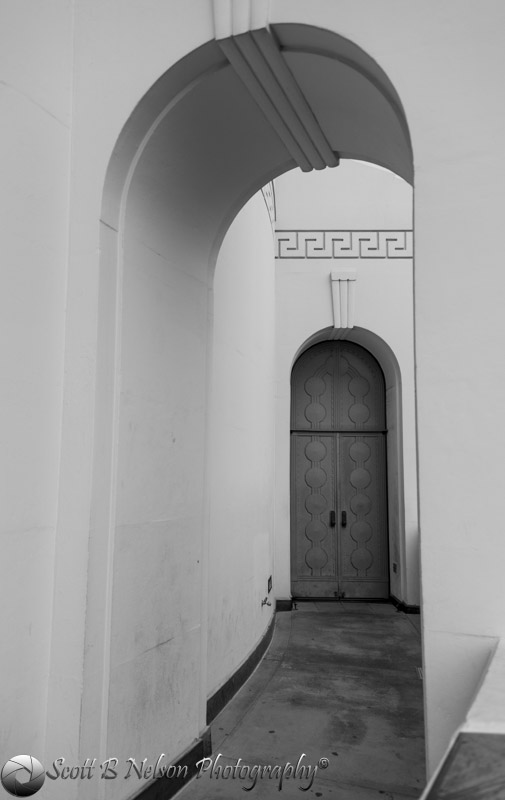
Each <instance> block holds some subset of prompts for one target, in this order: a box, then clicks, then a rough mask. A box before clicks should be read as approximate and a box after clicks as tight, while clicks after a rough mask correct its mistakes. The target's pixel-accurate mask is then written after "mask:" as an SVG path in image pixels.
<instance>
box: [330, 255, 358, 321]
mask: <svg viewBox="0 0 505 800" xmlns="http://www.w3.org/2000/svg"><path fill="white" fill-rule="evenodd" d="M330 279H331V298H332V302H333V327H334V328H353V327H354V306H355V287H356V271H355V270H350V269H347V270H340V271H339V272H332V273H331V274H330Z"/></svg>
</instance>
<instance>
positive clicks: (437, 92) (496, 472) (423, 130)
mask: <svg viewBox="0 0 505 800" xmlns="http://www.w3.org/2000/svg"><path fill="white" fill-rule="evenodd" d="M4 8H5V9H6V10H7V12H8V14H7V16H8V20H7V22H8V24H5V25H2V26H1V30H2V34H3V36H4V37H5V42H3V43H2V53H3V54H5V55H4V60H3V62H2V63H3V69H4V74H3V75H2V81H3V82H4V83H3V84H2V89H1V92H2V99H3V102H4V103H5V111H6V114H5V115H4V116H5V117H6V118H7V117H8V118H9V120H10V123H11V124H12V126H13V127H12V128H11V130H10V142H11V144H10V145H9V158H8V159H7V161H6V170H5V179H4V180H3V182H2V197H3V201H4V203H5V206H6V208H7V212H8V213H7V214H6V217H5V219H6V220H7V221H8V224H6V225H5V231H4V242H5V244H4V246H5V248H6V252H7V253H8V254H14V255H13V256H12V259H11V258H9V261H8V264H12V265H13V269H12V270H11V269H10V267H9V269H8V270H6V271H5V273H4V274H3V276H2V281H5V283H3V285H2V288H3V291H2V297H4V298H5V301H6V305H7V308H6V310H5V312H4V313H3V317H2V319H3V322H4V323H6V329H7V331H6V333H5V334H4V337H3V342H4V343H6V344H7V358H6V364H7V369H6V372H7V373H8V376H9V386H10V389H11V390H12V395H9V396H8V397H7V400H6V406H7V411H6V413H5V421H6V423H7V425H6V428H7V433H6V441H7V443H9V446H8V447H6V448H5V449H4V451H3V452H4V453H5V454H6V461H5V471H6V474H7V477H8V481H7V485H8V491H7V498H8V499H7V503H6V504H4V505H3V509H5V511H3V514H4V520H3V521H2V530H3V533H4V534H5V535H3V536H2V547H3V548H4V555H3V558H2V563H3V564H5V565H7V566H6V567H5V569H6V570H7V572H8V579H7V580H6V582H5V583H4V584H3V588H2V591H3V590H4V587H5V592H6V596H5V599H4V601H3V602H4V606H5V607H6V608H9V609H14V610H15V612H16V613H13V616H12V622H13V630H12V632H11V634H10V635H9V637H8V643H9V647H8V651H9V652H10V653H11V657H10V660H9V659H8V660H7V664H6V670H7V674H10V675H12V676H14V677H13V686H9V687H6V691H7V699H6V702H5V705H4V708H5V709H6V710H7V714H6V716H5V721H4V725H3V730H4V731H5V732H6V736H5V747H6V749H7V750H8V752H9V753H13V752H25V751H26V750H28V749H29V748H33V749H34V750H36V751H37V752H38V753H41V751H42V752H43V754H44V758H46V760H48V761H49V763H50V762H51V760H52V759H53V758H55V757H57V756H59V755H61V754H62V752H63V751H65V754H66V756H67V757H68V759H70V760H72V761H74V760H75V759H77V758H78V756H79V754H80V749H81V747H80V741H81V739H80V737H81V699H82V685H83V661H84V644H85V626H86V613H87V612H86V603H87V595H88V598H89V603H88V612H90V604H91V606H93V604H95V606H96V608H95V612H96V613H98V607H99V604H98V602H97V600H96V599H95V598H96V597H98V596H99V595H100V592H101V587H102V586H103V581H102V580H99V575H98V574H93V576H92V580H91V582H90V584H89V585H88V581H87V566H86V565H87V563H88V551H89V547H90V527H91V529H92V533H93V521H94V519H95V516H96V514H97V513H98V511H99V509H98V506H97V503H98V500H99V498H98V496H97V495H96V494H95V496H94V500H93V503H92V502H91V497H92V487H93V480H95V482H96V476H97V471H96V469H95V468H94V465H95V464H96V459H97V458H98V450H99V449H100V448H99V447H98V446H97V444H96V442H95V438H94V432H95V427H97V429H100V430H102V428H101V427H100V426H101V425H102V421H100V413H101V405H100V403H98V404H96V403H95V399H96V388H97V385H98V384H99V383H100V380H99V376H100V371H103V372H104V374H105V375H106V374H107V364H108V363H109V362H107V359H104V360H102V361H101V360H100V359H101V356H100V357H99V355H98V350H99V347H98V344H100V341H101V337H102V336H103V335H105V334H104V328H103V326H100V327H99V307H100V304H102V305H104V304H105V312H106V313H105V317H104V318H105V319H110V320H111V322H110V324H111V327H112V334H113V333H114V325H115V320H116V316H115V315H116V312H117V310H118V309H117V307H115V306H114V303H115V302H116V301H117V297H118V295H117V292H116V286H115V285H114V283H113V281H112V282H111V285H109V284H107V281H108V280H109V278H111V274H110V273H109V272H107V273H106V274H105V275H104V274H103V273H102V274H101V273H100V267H99V257H100V246H101V245H100V238H99V234H100V231H99V219H100V214H101V207H102V195H103V188H104V182H105V175H106V170H107V165H108V163H109V160H110V158H111V154H112V153H113V150H114V146H115V143H116V141H117V139H118V136H119V133H120V131H121V129H122V128H123V126H124V124H125V122H126V120H127V119H128V117H129V115H130V113H131V112H132V110H133V108H134V107H135V106H136V104H137V103H138V102H139V100H140V99H141V98H142V97H143V96H144V95H145V93H146V92H147V91H148V90H149V88H150V87H151V86H152V85H153V84H154V83H155V81H156V80H157V79H158V78H159V77H160V76H161V75H162V74H163V73H164V72H165V71H166V70H167V69H168V68H170V66H171V65H173V64H174V63H176V62H177V61H178V60H179V59H180V58H181V57H182V56H184V55H185V54H187V53H188V52H190V51H192V50H193V49H194V48H196V47H198V46H200V45H202V44H204V43H205V42H207V41H209V40H211V39H212V38H213V36H214V30H213V21H212V4H211V3H210V2H208V0H195V2H194V3H191V4H188V3H187V2H183V1H182V0H174V2H171V3H170V4H167V3H165V2H161V0H155V1H154V2H152V3H149V4H148V6H147V7H146V5H145V4H143V3H142V4H140V3H137V2H134V1H133V0H128V2H124V0H112V2H108V3H103V2H101V0H86V2H84V1H83V2H81V0H77V2H75V3H74V4H73V5H71V4H70V3H68V2H55V3H47V4H44V5H43V6H41V5H40V4H39V3H35V2H32V0H18V2H16V3H14V2H10V3H6V4H4ZM48 9H50V13H48ZM72 10H73V14H74V30H73V31H72V29H71V28H72V19H71V11H72ZM270 20H271V22H299V23H306V24H308V25H315V26H318V27H320V28H328V29H330V30H333V31H335V32H338V33H339V34H341V35H342V36H344V37H347V38H349V39H350V40H352V41H354V42H355V43H356V44H357V45H359V46H360V47H361V48H363V49H364V50H365V51H366V52H367V53H368V54H369V55H370V56H371V57H372V58H374V59H376V60H377V62H378V63H379V64H380V65H381V67H382V68H383V69H384V70H385V71H386V73H387V74H388V76H389V78H390V79H391V81H392V83H393V84H394V86H395V87H396V90H397V91H398V93H399V95H400V97H401V99H402V102H403V104H404V108H405V112H406V117H407V119H408V123H409V127H410V132H411V136H412V141H413V149H414V167H415V176H416V177H415V188H416V198H415V237H416V238H415V278H414V283H415V309H416V319H415V328H416V366H417V410H418V441H419V487H420V525H421V551H422V597H423V606H424V648H425V666H426V672H425V686H426V696H427V705H426V708H427V724H428V750H429V760H430V765H431V768H432V769H433V767H434V766H435V764H436V761H437V759H438V757H439V756H440V755H441V753H442V752H443V749H444V746H445V744H446V742H447V741H448V739H449V737H450V735H451V733H452V731H453V730H454V729H455V727H456V726H457V725H458V724H459V722H460V721H461V719H462V718H463V717H464V714H465V711H466V707H465V705H466V703H467V700H468V699H469V697H470V696H471V695H472V693H473V691H474V688H475V686H476V684H477V682H478V679H479V675H480V672H481V671H482V668H483V666H484V664H485V662H486V659H487V656H488V654H489V652H490V650H491V648H492V645H493V643H494V641H495V639H496V637H498V636H502V635H503V634H504V624H505V623H504V619H503V613H502V608H503V606H504V602H505V597H504V591H505V590H504V588H503V585H504V584H503V580H502V575H501V565H502V563H503V555H504V553H503V548H504V544H503V541H504V540H503V536H502V535H501V527H500V524H499V520H500V519H501V496H502V487H503V483H504V474H503V459H501V453H502V451H503V449H504V445H505V442H504V441H503V436H504V434H503V431H502V429H501V428H500V426H499V424H498V423H499V420H500V419H501V414H502V409H503V407H504V404H505V380H504V378H503V375H502V372H501V371H500V368H499V364H500V363H501V358H502V345H501V342H502V340H503V322H502V320H503V291H504V277H503V271H502V270H501V269H500V267H499V260H500V253H501V248H502V242H501V239H502V234H501V232H502V209H503V207H504V202H503V201H504V198H503V187H504V186H505V163H504V160H503V141H504V138H505V135H504V134H505V114H504V112H503V104H501V103H500V102H499V98H500V97H501V93H502V75H503V70H504V58H505V56H504V52H503V41H502V38H503V37H502V31H503V26H504V23H505V9H504V7H503V4H502V3H501V2H500V0H486V2H484V3H480V4H476V3H475V2H471V1H470V0H446V1H445V2H444V3H443V4H441V3H438V2H435V0H429V1H428V2H422V3H421V2H418V3H408V4H407V3H402V2H399V1H398V0H383V2H381V3H380V4H378V3H376V2H372V0H339V2H338V3H327V2H325V0H313V1H312V2H311V3H307V2H304V1H302V0H272V2H271V4H270ZM72 48H73V53H74V60H73V68H72V66H71V59H72ZM6 84H9V85H8V86H7V85H6ZM11 87H14V88H11ZM188 163H189V162H188ZM268 177H270V176H268V175H265V176H262V178H263V179H264V182H265V181H266V180H267V179H268ZM249 188H250V187H244V198H243V199H244V200H245V198H246V195H247V192H248V191H249ZM41 220H43V221H44V224H42V225H41ZM106 222H107V224H110V221H107V220H106ZM105 227H107V226H105ZM107 237H108V238H107ZM106 238H107V241H105V240H106ZM116 238H117V237H116V234H115V232H114V230H113V229H111V233H110V234H107V236H106V237H104V238H103V239H102V246H104V247H109V246H110V248H111V251H113V252H114V251H116V250H117V242H116V241H115V240H116ZM112 256H113V254H112ZM112 256H111V258H112V261H113V257H112ZM112 261H111V263H112ZM111 280H112V279H111ZM103 289H106V290H107V291H106V292H105V293H104V291H102V290H103ZM107 298H108V300H107ZM109 301H110V302H109ZM21 320H26V324H21V323H20V321H21ZM313 330H314V328H313V326H311V329H310V331H309V335H310V334H312V333H313ZM108 334H111V331H110V330H108ZM112 334H111V335H112ZM102 344H103V342H102ZM111 348H112V351H113V350H114V346H111ZM131 357H132V356H131V355H127V359H129V358H131ZM115 366H117V362H116V361H114V359H113V360H112V361H111V362H110V367H111V368H112V369H113V370H114V369H115ZM34 376H35V377H34ZM100 391H101V390H100ZM116 396H117V395H116ZM99 397H100V393H99ZM99 397H98V399H99ZM103 430H108V428H107V425H105V423H103ZM98 443H100V440H99V442H98ZM30 487H31V488H30ZM104 494H105V495H106V494H107V492H106V491H105V490H104ZM11 502H12V505H11ZM111 502H112V501H111V495H110V493H109V496H108V499H107V497H106V498H105V499H104V503H105V505H107V503H108V504H109V506H110V505H111ZM114 502H115V499H114ZM55 531H56V533H55ZM55 536H56V538H55ZM98 544H99V545H100V546H101V544H102V539H100V537H98ZM13 565H15V567H14V566H13ZM53 573H54V581H53ZM118 577H119V576H118ZM95 581H96V584H95ZM89 592H91V594H89ZM111 613H112V609H111ZM16 614H18V615H20V616H16ZM91 617H93V614H91ZM89 619H90V616H89V613H88V620H89ZM35 630H36V631H37V632H36V633H34V631H35ZM92 638H93V637H92ZM252 645H253V642H251V646H252ZM33 648H36V649H37V651H38V653H39V658H38V659H37V662H36V663H34V662H33V661H32V659H31V653H32V651H33ZM49 648H50V649H51V652H49ZM89 652H90V651H88V656H89ZM94 652H95V651H94V650H92V651H91V654H93V653H94ZM14 661H15V662H16V668H14V666H15V665H14ZM19 665H20V666H19ZM48 672H49V677H48ZM101 674H102V673H99V672H96V673H93V679H92V680H94V681H96V684H97V685H98V684H99V683H100V681H101ZM201 683H202V684H203V683H204V681H201ZM85 688H86V687H85ZM46 697H47V699H48V702H47V713H46V709H45V705H46ZM87 702H88V701H85V702H84V704H83V706H82V713H83V717H85V716H86V715H88V716H89V717H94V718H96V717H97V715H98V718H99V719H100V720H101V722H100V725H101V728H102V730H103V727H104V726H103V725H102V724H101V723H102V722H103V720H104V718H105V711H104V706H103V704H100V706H99V711H98V712H97V711H96V708H95V707H94V706H91V705H89V706H88V705H87ZM199 707H200V712H199V717H198V718H199V722H198V726H199V727H201V726H203V717H202V708H203V705H202V700H201V699H200V705H199ZM8 717H10V719H8ZM44 718H46V725H45V732H44ZM100 725H98V727H100ZM195 725H196V722H195V718H194V717H192V721H191V723H190V724H188V727H187V728H184V731H183V732H181V741H182V739H183V738H185V739H186V741H187V742H189V740H190V739H191V737H192V736H193V732H194V729H195ZM93 730H95V729H93ZM82 735H83V739H82V741H84V740H85V739H86V736H85V735H84V733H83V734H82ZM44 741H45V746H44ZM91 741H92V742H94V743H97V745H96V746H97V747H98V742H100V745H99V748H101V754H102V755H106V750H107V740H106V738H105V739H103V737H102V738H100V737H97V736H95V735H93V736H91ZM104 751H105V752H104ZM118 791H119V790H118ZM121 791H123V792H124V793H125V794H124V796H126V794H127V792H128V787H126V788H125V789H122V790H121ZM54 792H55V795H54V796H55V797H58V796H60V794H59V793H61V796H63V795H64V796H65V797H69V796H73V794H72V793H74V792H76V786H75V785H74V784H72V785H71V786H70V787H68V786H65V785H63V784H56V785H55V787H54Z"/></svg>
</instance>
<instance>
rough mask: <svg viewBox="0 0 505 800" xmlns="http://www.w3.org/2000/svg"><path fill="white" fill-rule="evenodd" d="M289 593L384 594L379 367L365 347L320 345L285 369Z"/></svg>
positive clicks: (329, 595) (382, 431)
mask: <svg viewBox="0 0 505 800" xmlns="http://www.w3.org/2000/svg"><path fill="white" fill-rule="evenodd" d="M291 413H292V417H291V430H292V433H291V440H292V450H291V452H292V471H291V479H292V495H291V497H292V500H291V581H292V584H291V585H292V594H293V597H300V598H301V597H311V598H315V597H325V598H343V597H348V598H360V599H361V598H363V599H364V598H380V599H384V598H387V597H388V596H389V574H388V572H389V570H388V528H387V486H386V475H387V470H386V412H385V384H384V376H383V374H382V370H381V368H380V366H379V364H378V362H377V361H376V360H375V358H374V357H373V356H372V355H371V353H369V352H368V351H367V350H365V348H363V347H361V346H360V345H357V344H354V343H351V342H345V341H344V342H342V341H330V342H322V343H320V344H317V345H315V346H313V347H311V348H310V349H309V350H307V351H305V352H304V353H303V354H302V355H301V356H300V358H299V359H298V360H297V362H296V364H295V366H294V368H293V373H292V412H291Z"/></svg>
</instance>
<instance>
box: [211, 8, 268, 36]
mask: <svg viewBox="0 0 505 800" xmlns="http://www.w3.org/2000/svg"><path fill="white" fill-rule="evenodd" d="M212 10H213V14H214V35H215V37H216V39H226V38H227V37H229V36H238V35H240V34H241V33H247V32H248V31H251V30H255V29H257V28H266V27H267V25H268V21H269V11H270V0H213V3H212Z"/></svg>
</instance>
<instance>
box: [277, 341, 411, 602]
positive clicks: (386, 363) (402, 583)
mask: <svg viewBox="0 0 505 800" xmlns="http://www.w3.org/2000/svg"><path fill="white" fill-rule="evenodd" d="M332 339H333V340H334V339H345V340H346V341H348V342H354V343H355V344H359V345H361V346H362V347H363V348H364V349H365V350H367V351H368V352H369V353H371V355H373V356H374V357H375V359H376V360H377V362H378V363H379V366H380V367H381V369H382V371H383V373H384V379H385V390H386V426H387V432H388V435H387V437H386V442H387V496H388V520H389V525H388V529H389V574H390V593H391V596H392V597H393V598H394V600H396V601H398V602H400V603H403V604H405V605H406V603H405V598H406V597H407V580H408V577H407V576H408V570H407V557H406V535H405V501H404V470H403V435H402V428H403V422H402V382H401V373H400V366H399V363H398V360H397V358H396V356H395V354H394V352H393V350H392V349H391V347H390V346H389V345H388V344H387V342H385V341H384V339H382V338H381V337H380V336H377V334H375V333H373V332H372V331H370V330H367V329H366V328H360V327H355V328H350V329H345V330H344V329H335V328H324V329H322V330H320V331H317V332H316V333H314V334H313V335H312V336H310V337H309V338H308V339H306V340H305V341H304V342H303V344H302V345H301V346H300V347H299V348H298V350H297V352H296V354H295V356H294V358H293V361H292V364H291V368H293V366H294V365H295V363H296V361H297V360H298V358H299V357H300V356H301V355H302V353H304V352H305V351H306V350H308V349H309V348H310V347H312V346H313V345H315V344H318V343H320V342H325V341H330V340H332ZM394 565H396V568H395V566H394Z"/></svg>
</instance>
